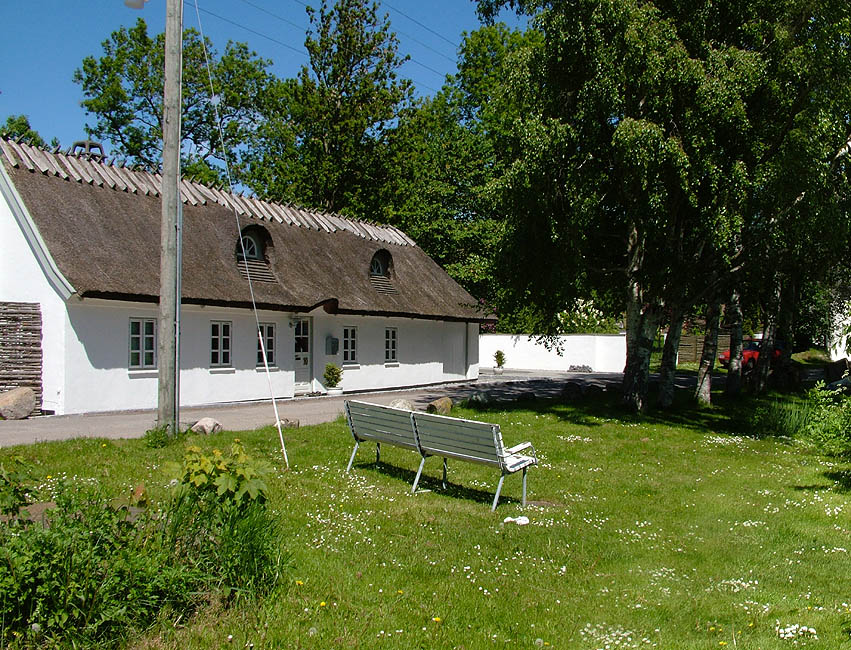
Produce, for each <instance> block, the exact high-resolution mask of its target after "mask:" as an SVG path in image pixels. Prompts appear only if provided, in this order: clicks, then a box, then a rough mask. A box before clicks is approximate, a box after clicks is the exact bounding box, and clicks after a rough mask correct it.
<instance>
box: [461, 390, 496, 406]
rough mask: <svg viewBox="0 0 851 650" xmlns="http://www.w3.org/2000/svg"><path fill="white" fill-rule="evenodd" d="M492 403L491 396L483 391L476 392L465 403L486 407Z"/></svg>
mask: <svg viewBox="0 0 851 650" xmlns="http://www.w3.org/2000/svg"><path fill="white" fill-rule="evenodd" d="M492 401H493V400H492V399H491V396H490V395H488V394H487V393H486V392H485V391H483V390H477V391H476V392H475V393H473V394H472V395H470V397H469V398H468V399H467V403H468V404H470V405H472V406H487V405H488V404H490V403H491V402H492Z"/></svg>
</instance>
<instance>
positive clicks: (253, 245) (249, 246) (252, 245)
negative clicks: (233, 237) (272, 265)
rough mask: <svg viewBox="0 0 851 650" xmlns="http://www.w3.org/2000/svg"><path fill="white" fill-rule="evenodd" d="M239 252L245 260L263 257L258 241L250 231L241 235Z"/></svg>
mask: <svg viewBox="0 0 851 650" xmlns="http://www.w3.org/2000/svg"><path fill="white" fill-rule="evenodd" d="M239 254H240V255H241V256H242V257H243V258H244V259H247V260H262V259H263V257H264V256H263V249H262V246H261V244H260V242H258V241H257V239H256V238H255V236H254V235H252V234H251V233H248V234H244V235H243V236H242V243H241V244H240V251H239Z"/></svg>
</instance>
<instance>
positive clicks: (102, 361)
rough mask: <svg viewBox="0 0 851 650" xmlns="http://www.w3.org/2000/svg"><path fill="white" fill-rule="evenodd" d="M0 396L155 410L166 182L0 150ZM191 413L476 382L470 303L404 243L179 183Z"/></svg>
mask: <svg viewBox="0 0 851 650" xmlns="http://www.w3.org/2000/svg"><path fill="white" fill-rule="evenodd" d="M0 159H2V164H0V195H1V196H2V200H0V391H3V390H7V389H10V388H14V387H16V386H21V385H25V386H31V387H33V388H34V389H35V390H36V392H37V395H38V402H39V404H38V406H39V407H40V408H41V410H42V411H43V412H52V413H57V414H61V413H82V412H92V411H111V410H125V409H145V408H153V407H155V406H156V399H157V358H156V354H157V353H156V350H157V342H156V337H157V313H158V311H157V302H158V293H159V246H160V244H159V242H160V234H159V231H160V214H161V201H160V182H161V178H160V176H159V174H155V173H151V172H149V171H144V170H138V169H131V168H129V167H124V166H121V165H116V164H110V163H107V162H105V161H102V160H99V159H98V158H97V157H93V156H90V155H85V154H82V155H72V154H63V153H52V152H49V151H45V150H43V149H40V148H36V147H32V146H29V145H27V144H22V143H18V142H13V141H10V140H0ZM181 195H182V207H183V215H182V232H183V249H182V289H181V295H182V308H181V316H180V323H181V369H180V375H181V388H180V402H181V404H182V405H184V406H191V405H202V404H214V403H222V402H238V401H247V400H257V399H263V398H268V397H269V385H268V382H267V379H266V376H265V371H264V369H263V362H262V355H261V354H260V343H259V336H258V325H257V321H256V320H255V315H254V311H253V309H252V292H251V290H250V288H249V281H248V278H249V277H250V278H251V287H252V288H253V297H254V302H255V303H256V306H257V309H258V319H257V320H259V333H260V335H261V336H262V338H263V341H264V343H265V348H266V350H267V353H268V360H269V365H270V366H271V370H272V372H271V376H272V391H273V392H274V394H275V396H276V397H281V398H288V397H293V396H295V395H299V394H308V393H321V392H324V391H325V387H324V386H323V384H322V371H323V369H324V367H325V364H326V363H335V364H337V365H339V366H341V367H342V368H343V379H342V384H341V386H342V387H343V389H344V390H346V391H364V390H370V389H381V388H397V387H407V386H420V385H427V384H439V383H445V382H453V381H463V380H469V379H474V378H476V377H477V376H478V368H479V366H478V358H479V355H478V334H479V324H480V323H481V322H483V321H484V320H486V316H485V315H483V314H481V313H480V312H479V311H478V309H477V306H476V301H475V300H474V299H473V297H472V296H470V294H468V293H467V292H466V291H465V290H464V289H463V288H462V287H461V286H460V285H458V284H457V283H456V282H455V281H454V280H453V279H452V278H450V277H449V275H447V274H446V272H445V271H444V270H443V269H441V268H440V267H439V266H438V265H437V264H436V263H435V262H434V261H433V260H432V259H431V258H429V256H428V255H426V254H425V253H424V252H423V251H422V249H420V248H419V247H418V246H417V245H416V243H415V242H414V241H412V240H411V239H410V238H409V237H407V236H406V235H405V234H404V233H403V232H401V231H400V230H398V229H396V228H393V227H389V226H380V225H376V224H373V223H368V222H365V221H358V220H354V219H349V218H345V217H342V216H340V215H336V214H328V213H321V212H316V211H311V210H304V209H301V208H298V207H295V206H292V205H282V204H276V203H272V202H268V201H263V200H261V199H258V198H256V197H248V196H241V195H235V194H232V193H230V192H227V191H224V190H222V189H219V188H216V187H209V186H207V185H204V184H201V183H197V182H194V181H191V180H186V179H184V180H183V181H182V182H181Z"/></svg>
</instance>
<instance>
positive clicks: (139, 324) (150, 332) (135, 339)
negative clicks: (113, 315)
mask: <svg viewBox="0 0 851 650" xmlns="http://www.w3.org/2000/svg"><path fill="white" fill-rule="evenodd" d="M128 365H129V367H130V368H133V369H142V368H156V367H157V319H156V318H131V319H130V361H129V364H128Z"/></svg>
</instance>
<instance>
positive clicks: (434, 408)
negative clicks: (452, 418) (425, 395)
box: [426, 397, 452, 415]
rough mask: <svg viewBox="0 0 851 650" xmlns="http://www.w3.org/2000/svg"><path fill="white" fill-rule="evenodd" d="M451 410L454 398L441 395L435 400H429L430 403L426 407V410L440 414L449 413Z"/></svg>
mask: <svg viewBox="0 0 851 650" xmlns="http://www.w3.org/2000/svg"><path fill="white" fill-rule="evenodd" d="M451 410H452V400H451V399H450V398H448V397H441V398H439V399H436V400H434V401H433V402H429V405H428V406H427V407H426V411H428V412H429V413H437V414H439V415H449V411H451Z"/></svg>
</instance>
